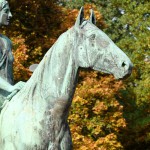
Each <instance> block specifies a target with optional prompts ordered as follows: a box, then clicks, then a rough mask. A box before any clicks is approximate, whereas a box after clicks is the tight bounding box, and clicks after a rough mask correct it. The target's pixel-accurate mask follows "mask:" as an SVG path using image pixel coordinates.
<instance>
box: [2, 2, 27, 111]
mask: <svg viewBox="0 0 150 150" xmlns="http://www.w3.org/2000/svg"><path fill="white" fill-rule="evenodd" d="M11 17H12V14H11V12H10V9H9V5H8V2H7V1H6V0H0V26H2V25H5V26H6V25H9V21H10V18H11ZM11 49H12V43H11V41H10V39H9V38H7V37H6V36H4V35H2V34H0V107H1V106H2V104H3V103H4V101H5V100H6V97H7V98H11V97H12V96H13V95H14V93H16V92H17V91H18V90H20V89H21V88H22V87H23V85H24V83H23V82H19V83H17V84H16V85H14V86H13V61H14V57H13V54H12V51H11ZM0 110H1V108H0Z"/></svg>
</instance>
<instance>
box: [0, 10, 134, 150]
mask: <svg viewBox="0 0 150 150" xmlns="http://www.w3.org/2000/svg"><path fill="white" fill-rule="evenodd" d="M95 22H96V19H95V17H94V13H93V11H91V17H90V20H85V19H84V12H83V8H81V10H80V12H79V15H78V17H77V20H76V23H75V25H74V26H73V27H72V28H71V29H69V30H68V31H66V32H65V33H63V34H62V35H61V36H60V37H59V38H58V40H57V41H56V43H55V44H54V45H53V46H52V47H51V48H50V49H49V50H48V52H47V53H46V54H45V56H44V58H43V60H42V61H41V62H40V64H39V65H38V67H37V68H36V69H35V71H34V72H33V75H32V76H31V78H30V79H29V80H28V82H27V83H26V84H25V86H24V87H23V88H22V89H21V90H20V91H19V92H18V93H17V94H16V95H15V96H14V97H13V98H12V99H11V101H9V102H8V103H7V104H6V105H5V106H4V108H3V110H2V111H1V115H0V147H1V150H72V140H71V134H70V130H69V126H68V123H67V118H68V112H69V108H70V105H71V102H72V98H73V95H74V92H75V88H76V83H77V78H78V73H79V70H80V68H81V67H84V68H89V67H90V68H92V69H94V70H98V71H102V72H105V73H109V74H113V75H114V76H115V78H117V79H119V78H123V77H125V76H127V75H129V74H131V70H132V63H131V61H130V60H129V58H128V57H127V56H126V55H125V54H124V53H123V52H122V51H121V50H120V49H119V48H118V47H117V46H116V45H115V44H114V43H113V42H112V40H111V39H110V38H109V37H108V36H107V35H106V34H105V33H104V32H102V31H101V30H100V29H98V28H97V27H96V26H95V25H94V24H93V23H95Z"/></svg>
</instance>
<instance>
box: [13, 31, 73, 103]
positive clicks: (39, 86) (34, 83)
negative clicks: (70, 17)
mask: <svg viewBox="0 0 150 150" xmlns="http://www.w3.org/2000/svg"><path fill="white" fill-rule="evenodd" d="M70 30H71V29H69V30H67V31H66V32H64V33H63V34H61V35H60V37H59V38H58V39H57V41H56V42H55V43H54V44H53V45H52V47H51V48H50V49H49V50H48V51H47V53H46V54H45V55H44V57H43V59H42V60H41V62H40V63H39V65H38V67H37V68H36V69H35V71H34V72H33V74H32V76H31V77H30V79H29V80H28V81H27V83H26V84H25V86H24V87H23V88H22V89H21V90H20V91H19V92H18V93H17V94H16V95H15V96H14V97H13V98H12V100H13V99H14V100H15V99H17V98H15V97H16V96H17V97H21V98H22V100H25V99H30V100H31V101H33V100H34V99H35V97H36V96H37V95H38V97H39V96H40V97H41V98H43V99H44V96H43V94H42V91H43V90H44V88H46V87H44V85H45V84H46V83H45V80H46V79H44V78H45V77H46V76H47V74H49V75H50V74H51V72H50V69H49V66H50V64H51V58H52V55H53V53H54V52H55V51H56V50H57V49H58V48H60V44H62V43H61V42H62V41H61V40H62V39H65V38H66V39H68V38H67V36H68V34H70ZM61 48H63V45H61ZM64 50H65V48H64Z"/></svg>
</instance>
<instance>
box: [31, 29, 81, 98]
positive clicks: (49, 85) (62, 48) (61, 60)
mask: <svg viewBox="0 0 150 150" xmlns="http://www.w3.org/2000/svg"><path fill="white" fill-rule="evenodd" d="M72 32H73V30H72V29H70V30H69V31H67V32H66V33H64V34H62V35H61V36H60V37H59V39H58V40H57V41H56V43H55V44H54V45H53V46H52V48H51V49H50V50H49V51H48V52H47V53H46V55H45V56H44V58H43V60H42V61H41V63H40V64H39V67H38V68H37V69H36V71H35V73H34V75H33V79H35V77H34V76H38V77H37V78H36V79H37V80H38V81H37V84H38V85H39V86H40V89H41V93H42V95H47V96H51V97H63V96H65V97H66V96H67V97H72V96H73V94H74V90H75V85H76V79H77V76H78V66H77V64H76V62H75V59H74V48H73V47H74V46H73V39H72V38H71V37H72V36H73V35H71V34H73V33H72Z"/></svg>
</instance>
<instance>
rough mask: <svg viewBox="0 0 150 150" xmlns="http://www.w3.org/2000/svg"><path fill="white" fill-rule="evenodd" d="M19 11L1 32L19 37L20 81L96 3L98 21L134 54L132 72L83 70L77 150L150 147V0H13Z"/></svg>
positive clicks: (73, 121) (75, 116)
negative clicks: (123, 76)
mask: <svg viewBox="0 0 150 150" xmlns="http://www.w3.org/2000/svg"><path fill="white" fill-rule="evenodd" d="M9 3H10V8H11V11H12V14H13V18H12V23H11V25H10V26H9V27H3V28H1V33H3V34H5V35H6V36H8V37H9V38H10V39H11V40H12V41H13V45H14V46H13V53H14V56H15V63H14V76H15V81H16V82H17V81H19V80H23V81H26V80H28V78H29V77H30V76H31V72H30V71H29V70H28V67H29V66H30V65H31V64H33V63H39V62H40V60H41V59H42V57H43V55H44V54H45V53H46V51H47V50H48V49H49V48H50V47H51V46H52V44H53V43H54V42H55V41H56V40H57V38H58V36H59V35H60V34H61V33H63V32H64V31H66V30H67V29H68V28H70V27H71V26H73V25H74V22H75V19H76V17H77V14H78V11H79V8H80V7H81V6H84V8H85V15H86V16H87V18H88V16H89V9H91V8H93V9H94V12H95V14H96V18H97V26H98V27H99V28H100V29H101V30H103V31H104V32H105V33H106V34H107V35H109V37H110V38H111V39H112V40H113V41H114V42H115V43H116V44H117V45H118V46H119V47H120V48H121V49H122V50H123V51H124V52H125V53H126V54H127V55H128V56H129V58H130V59H131V60H132V62H133V64H134V69H133V72H132V75H131V77H129V78H128V79H127V80H124V81H116V80H115V79H114V78H113V77H112V76H111V75H106V74H103V73H100V72H96V71H91V70H88V71H87V70H82V71H81V72H80V77H79V83H78V86H77V89H76V93H75V96H74V99H73V103H72V107H71V109H70V116H69V120H68V121H69V124H70V127H71V132H72V137H73V143H74V149H75V150H90V149H91V150H149V149H150V33H149V32H150V9H149V8H150V7H149V6H150V3H149V1H148V0H122V1H119V0H84V1H83V0H55V1H54V0H50V1H49V0H44V1H41V0H36V1H34V0H32V1H30V0H26V1H22V0H10V1H9Z"/></svg>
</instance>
